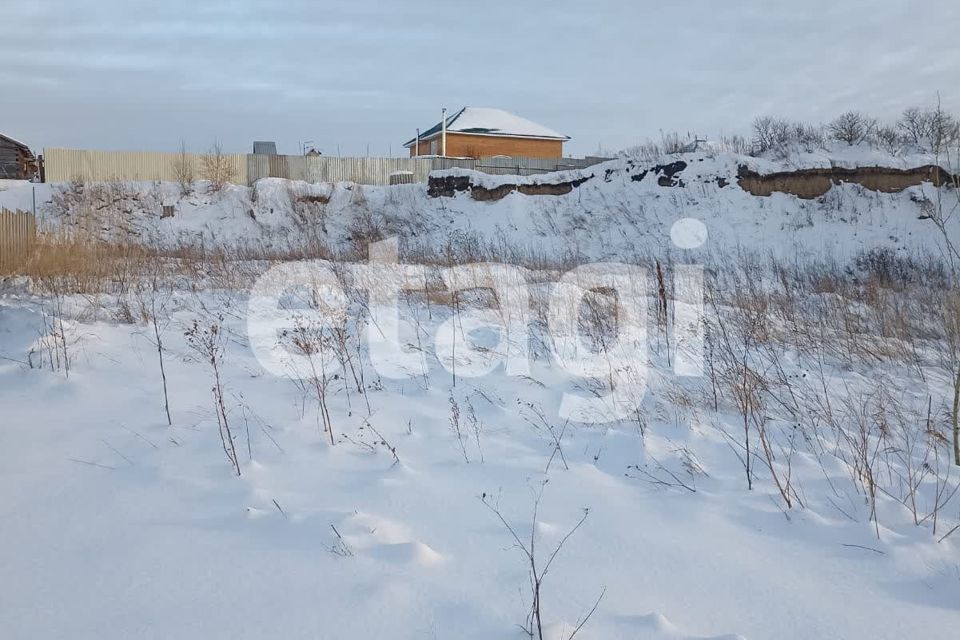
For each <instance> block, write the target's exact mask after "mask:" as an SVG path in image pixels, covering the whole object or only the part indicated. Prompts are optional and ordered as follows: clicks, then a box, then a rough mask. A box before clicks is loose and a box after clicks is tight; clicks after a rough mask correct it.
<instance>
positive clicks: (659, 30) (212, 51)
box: [0, 0, 960, 154]
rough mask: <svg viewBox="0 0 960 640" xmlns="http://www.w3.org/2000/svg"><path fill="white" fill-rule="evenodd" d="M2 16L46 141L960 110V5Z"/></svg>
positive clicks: (614, 127) (610, 131) (309, 7)
mask: <svg viewBox="0 0 960 640" xmlns="http://www.w3.org/2000/svg"><path fill="white" fill-rule="evenodd" d="M931 16H936V19H931ZM3 17H4V21H5V24H6V25H8V28H7V30H6V35H5V37H4V38H3V39H2V40H0V57H2V58H0V59H3V60H4V61H5V64H4V68H3V70H2V71H0V80H2V83H3V84H2V86H3V90H4V94H5V96H4V105H3V115H4V118H3V121H2V122H0V127H3V128H4V130H6V131H8V132H9V133H10V134H11V135H15V136H18V137H20V138H25V139H27V141H28V142H29V143H31V144H32V145H34V146H37V147H41V146H79V147H89V148H128V149H139V148H143V149H164V150H172V149H175V148H176V147H177V145H178V144H179V140H180V139H181V138H185V139H187V142H188V143H190V144H192V145H194V146H202V145H205V144H208V143H209V140H211V139H212V137H214V135H217V136H219V137H220V138H221V139H222V140H223V143H224V144H225V146H227V147H228V148H230V149H232V150H238V151H239V150H245V149H246V148H247V147H248V146H249V144H250V141H251V140H253V139H254V138H258V139H259V138H262V137H264V136H265V135H269V136H272V138H273V139H276V140H278V142H280V146H281V148H282V149H286V150H287V151H293V150H294V149H296V148H298V141H299V140H302V139H304V138H311V139H314V140H318V141H320V142H318V144H319V145H320V146H321V147H322V148H325V150H327V151H328V152H329V151H334V150H335V148H336V147H337V146H339V147H340V148H341V151H342V152H343V153H365V151H366V145H367V144H370V145H371V152H375V153H386V152H388V150H389V149H390V147H391V145H392V148H393V150H394V151H395V152H396V151H399V149H400V143H401V142H402V141H403V140H406V139H408V138H409V137H410V134H411V132H412V131H413V130H414V129H415V128H416V127H418V126H419V127H423V126H427V125H429V124H431V123H432V122H435V121H436V120H437V119H438V113H439V109H440V107H441V106H447V107H449V108H450V109H455V108H458V107H460V106H463V105H466V104H472V105H486V106H499V107H503V108H505V109H509V110H513V111H516V112H518V113H520V114H521V115H524V116H526V117H529V118H531V119H533V120H538V121H542V122H543V123H544V124H546V125H548V126H550V127H551V128H554V129H558V130H563V131H564V132H567V133H569V134H570V135H572V136H573V138H574V140H573V142H572V143H571V144H570V146H569V150H570V151H572V152H575V153H581V154H582V153H591V152H593V151H595V150H596V149H597V147H598V146H603V147H606V148H614V149H615V148H619V147H622V146H626V145H629V144H632V143H635V142H637V141H638V140H641V139H643V138H646V137H653V138H659V135H660V133H659V132H660V131H661V130H667V131H669V130H679V131H683V132H687V131H690V132H697V133H699V134H700V135H707V136H715V135H717V134H718V133H720V132H721V131H724V132H732V131H741V132H745V131H746V130H747V128H748V127H749V122H750V120H751V119H752V118H753V117H754V116H755V115H758V114H761V113H773V114H777V115H783V116H788V117H794V118H804V119H810V120H824V119H828V118H830V117H832V116H833V115H835V114H837V113H839V112H841V111H843V110H845V109H850V108H859V109H864V110H868V111H871V112H873V113H874V114H875V115H877V116H881V117H892V116H894V115H895V114H896V113H897V112H898V111H899V110H901V109H902V108H903V107H905V106H908V105H909V104H912V103H916V102H925V103H930V102H932V101H934V100H935V99H936V94H937V92H938V91H940V92H941V95H942V99H943V101H944V104H945V105H946V106H947V107H949V108H953V109H957V108H958V107H960V95H958V94H957V91H958V90H957V89H956V88H955V85H956V82H955V79H956V78H957V77H960V48H958V47H957V46H955V40H956V34H955V26H956V25H957V24H960V6H958V5H957V3H956V2H954V1H952V0H930V1H929V2H927V3H926V4H925V5H924V6H923V7H922V10H921V9H918V8H917V7H916V5H911V4H908V3H903V2H899V1H897V0H845V1H844V2H836V1H835V0H830V1H828V0H808V1H807V2H803V3H797V2H779V1H777V2H767V3H762V4H761V3H756V2H748V1H746V0H728V1H727V2H724V3H717V2H708V1H706V0H700V1H696V0H691V1H688V2H683V3H664V4H659V5H650V4H649V3H639V2H632V1H616V2H615V1H612V0H595V1H594V2H574V1H568V0H553V1H549V2H548V1H545V0H526V1H524V2H517V1H510V2H506V1H503V0H487V1H486V2H483V3H472V2H471V3H468V2H453V1H451V0H420V1H412V2H405V3H400V2H375V1H372V0H353V1H351V2H346V1H333V2H323V3H317V2H308V1H301V0H292V1H289V2H278V1H277V2H274V1H267V0H259V1H256V0H255V1H249V2H233V1H227V0H220V1H213V2H197V1H195V0H193V1H190V2H187V1H185V0H168V1H167V2H163V3H156V2H129V1H120V0H101V1H100V2H98V3H77V2H69V1H67V0H35V1H34V2H29V3H26V2H23V3H10V6H8V7H4V9H3ZM80 115H82V119H80V118H78V116H80ZM78 123H80V124H81V126H78Z"/></svg>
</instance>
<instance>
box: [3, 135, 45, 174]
mask: <svg viewBox="0 0 960 640" xmlns="http://www.w3.org/2000/svg"><path fill="white" fill-rule="evenodd" d="M36 175H37V159H36V158H35V157H34V156H33V153H32V152H31V151H30V147H28V146H27V145H25V144H23V143H22V142H20V141H19V140H14V139H13V138H10V137H8V136H5V135H3V134H2V133H0V179H4V180H31V179H33V177H34V176H36Z"/></svg>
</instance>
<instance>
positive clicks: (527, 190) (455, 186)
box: [427, 176, 590, 201]
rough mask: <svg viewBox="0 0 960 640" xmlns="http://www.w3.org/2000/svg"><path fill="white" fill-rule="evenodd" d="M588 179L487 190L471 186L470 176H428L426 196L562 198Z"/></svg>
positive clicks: (480, 186) (492, 198)
mask: <svg viewBox="0 0 960 640" xmlns="http://www.w3.org/2000/svg"><path fill="white" fill-rule="evenodd" d="M589 179H590V178H589V177H586V178H578V179H576V180H570V181H568V182H557V183H554V184H502V185H499V186H497V187H493V188H487V187H484V186H482V185H478V184H473V181H472V180H471V179H470V176H436V177H435V176H430V179H429V182H428V184H427V195H429V196H430V197H431V198H452V197H453V196H455V195H456V194H457V192H460V191H469V192H470V197H471V198H473V199H474V200H480V201H490V200H500V199H501V198H505V197H506V196H507V195H508V194H510V193H513V192H514V191H516V192H518V193H522V194H524V195H526V196H562V195H565V194H567V193H570V192H571V191H573V190H574V189H576V188H577V187H579V186H580V185H582V184H583V183H584V182H586V181H587V180H589Z"/></svg>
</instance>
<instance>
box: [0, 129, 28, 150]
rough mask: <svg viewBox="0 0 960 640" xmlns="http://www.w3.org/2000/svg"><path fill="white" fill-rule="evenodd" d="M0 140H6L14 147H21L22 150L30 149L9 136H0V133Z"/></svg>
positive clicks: (0, 134)
mask: <svg viewBox="0 0 960 640" xmlns="http://www.w3.org/2000/svg"><path fill="white" fill-rule="evenodd" d="M0 138H3V139H4V140H6V141H7V142H12V143H13V144H15V145H16V146H18V147H22V148H24V149H26V150H27V151H30V147H28V146H27V145H25V144H24V143H22V142H20V141H19V140H17V139H15V138H11V137H10V136H7V135H4V134H2V133H0Z"/></svg>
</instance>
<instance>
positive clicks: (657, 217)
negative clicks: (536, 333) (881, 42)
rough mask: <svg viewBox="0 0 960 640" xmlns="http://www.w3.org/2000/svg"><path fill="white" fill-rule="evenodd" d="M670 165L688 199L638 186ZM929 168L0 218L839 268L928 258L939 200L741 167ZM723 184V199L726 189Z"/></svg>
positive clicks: (51, 211) (253, 193)
mask: <svg viewBox="0 0 960 640" xmlns="http://www.w3.org/2000/svg"><path fill="white" fill-rule="evenodd" d="M678 159H680V160H683V161H684V162H686V163H688V167H687V168H686V169H685V170H684V171H683V172H682V173H681V174H680V177H681V178H682V179H683V181H684V182H685V183H686V187H685V188H671V187H662V186H660V185H658V183H657V175H655V174H654V173H653V172H650V173H649V174H648V175H646V176H645V178H644V179H643V180H639V181H635V180H633V177H634V176H636V175H637V174H638V173H640V172H641V171H642V170H644V169H650V168H652V167H654V166H656V165H658V164H666V163H668V162H671V161H675V160H678ZM934 161H935V158H933V157H932V156H924V155H915V156H909V157H893V156H889V155H886V154H881V153H879V152H877V151H876V150H873V149H868V148H853V149H843V148H841V149H838V150H836V151H835V152H832V153H831V154H826V153H823V154H801V155H799V156H793V157H791V158H790V159H789V160H786V161H771V160H765V159H757V158H749V157H745V156H737V155H734V154H729V153H713V152H707V153H696V154H684V155H682V156H666V157H663V158H658V159H636V158H621V159H618V160H614V161H611V162H608V163H604V164H600V165H596V166H594V167H590V168H588V169H585V170H582V171H571V172H560V173H555V174H548V175H545V176H540V177H535V178H525V179H519V178H517V177H516V176H490V175H486V174H473V175H474V179H475V180H476V181H477V182H478V183H479V184H484V185H489V186H496V185H498V184H503V183H505V182H511V183H516V182H518V181H527V182H530V181H534V182H548V183H550V182H560V181H564V180H569V179H576V178H583V177H588V178H590V179H589V180H587V181H586V182H585V183H584V184H582V185H581V186H580V187H578V188H575V189H574V190H573V191H572V192H571V193H569V194H566V195H562V196H535V197H532V196H526V195H523V194H520V193H511V194H509V195H508V196H506V197H505V198H503V199H502V200H498V201H495V202H478V201H475V200H473V199H471V198H470V196H469V194H465V193H461V194H458V196H457V197H455V198H431V197H429V196H428V195H427V190H426V188H425V185H422V184H414V185H401V186H395V187H373V186H358V185H355V184H352V183H341V184H322V185H316V184H307V183H302V182H290V181H287V180H282V179H274V178H270V179H264V180H260V181H258V182H257V183H256V185H255V186H254V187H252V188H248V187H241V186H228V187H227V188H226V189H225V190H224V191H223V192H221V193H218V194H211V193H209V192H208V190H206V189H204V188H203V187H202V186H201V187H200V188H198V189H196V190H195V191H194V192H193V193H192V194H190V195H188V196H186V197H183V196H181V195H180V193H179V188H178V186H177V185H175V184H169V183H167V184H152V183H140V184H136V183H131V184H125V185H119V186H118V185H113V186H111V187H109V188H105V187H104V186H103V185H95V184H92V185H91V184H87V185H82V187H83V189H82V190H81V191H80V192H79V193H78V192H77V187H74V188H73V189H71V188H70V187H69V186H68V185H35V186H34V185H28V186H25V187H23V188H19V189H11V190H9V191H6V192H2V193H0V206H5V207H7V208H11V209H13V208H17V207H19V208H21V209H24V210H31V208H32V206H33V201H34V195H35V196H36V202H37V205H36V208H37V212H38V215H40V217H41V219H42V220H43V221H45V222H47V223H48V224H59V223H61V222H63V221H64V220H75V218H77V217H78V216H79V215H80V212H81V211H83V210H95V211H102V210H103V209H104V208H105V207H104V205H105V203H109V205H107V207H108V208H109V207H112V208H114V209H116V211H117V212H118V213H117V214H116V216H115V217H114V218H112V219H111V220H110V221H98V228H99V227H103V229H102V231H103V233H104V234H105V235H111V234H112V235H113V236H114V237H119V238H120V239H123V240H126V239H129V238H133V239H135V240H136V241H140V242H146V243H148V244H151V245H156V246H166V247H172V246H178V245H184V244H186V245H191V246H199V245H203V246H205V247H210V246H217V245H221V246H223V245H226V246H231V245H233V246H236V245H244V246H251V245H252V246H258V247H272V248H280V247H290V246H300V245H302V244H303V243H304V238H305V237H310V238H311V239H315V238H319V240H320V241H321V242H323V243H324V244H327V245H329V246H331V247H333V248H337V247H344V246H348V245H350V238H351V234H353V233H354V232H355V229H356V227H357V225H358V224H360V225H361V226H364V227H369V226H371V225H373V226H376V227H378V228H379V229H381V230H382V232H383V234H384V235H397V236H399V237H400V238H401V250H403V248H404V247H415V246H425V247H434V248H437V247H444V246H446V245H447V244H449V243H450V242H460V243H463V242H466V241H468V240H477V241H479V242H480V243H481V244H487V245H493V246H499V247H502V246H504V245H509V246H511V247H513V248H520V249H523V250H525V251H526V252H528V253H530V254H538V255H554V256H555V255H570V254H576V255H578V256H579V257H581V258H583V259H620V260H623V259H631V258H635V257H637V256H644V255H651V254H665V253H667V252H669V251H671V249H672V244H671V241H670V234H669V230H670V228H671V226H672V225H673V223H674V222H676V221H677V220H678V219H680V218H686V217H692V218H697V219H699V220H701V221H702V222H703V223H704V224H705V225H706V226H707V227H708V229H709V232H710V242H709V243H708V244H707V245H706V246H705V247H704V248H703V251H704V252H707V253H709V252H712V251H721V252H722V251H726V250H728V249H729V248H731V247H736V246H742V247H744V248H745V249H748V250H750V251H752V252H755V253H758V254H762V255H765V254H769V253H773V254H775V255H779V256H781V257H795V256H797V255H803V256H807V257H816V258H831V259H837V260H841V261H843V260H846V259H849V258H850V257H852V256H854V255H856V253H858V252H859V251H861V250H863V249H869V248H871V247H876V246H884V247H890V248H893V249H903V250H907V251H927V250H929V249H930V237H929V236H930V233H931V224H930V222H929V221H926V220H922V219H919V218H922V217H923V215H924V211H923V204H924V201H926V200H935V199H936V195H935V190H934V189H932V188H931V187H930V186H929V185H927V186H917V187H912V188H909V189H907V190H905V191H903V192H901V193H894V194H885V193H878V192H873V191H869V190H866V189H864V188H862V187H861V186H859V185H856V184H844V185H842V186H839V187H836V188H834V189H833V190H831V191H830V192H829V193H828V194H827V195H826V196H824V197H822V198H818V199H815V200H802V199H798V198H795V197H793V196H791V195H788V194H782V193H775V194H773V195H772V196H770V197H755V196H752V195H750V194H749V193H747V192H746V191H744V190H742V189H740V188H739V186H738V185H737V181H736V176H737V171H738V167H739V166H740V165H745V166H747V167H748V168H750V169H753V170H756V171H759V172H760V173H773V172H776V171H786V170H791V169H795V168H825V167H829V166H831V165H837V166H847V167H854V166H874V165H880V166H894V167H896V168H911V167H917V166H922V165H924V164H929V163H933V162H934ZM449 173H456V170H453V171H452V172H449ZM718 178H723V179H724V180H725V181H726V183H727V184H726V186H720V184H719V183H718V180H717V179H718ZM34 192H35V193H34ZM57 194H59V196H60V197H59V199H58V200H57V203H58V204H56V205H54V204H53V203H52V202H51V200H52V199H53V198H54V196H55V195H57ZM311 199H312V201H311ZM64 203H66V204H64ZM165 204H166V205H172V206H173V207H174V211H175V214H174V216H173V217H168V218H161V215H160V214H161V206H162V205H165Z"/></svg>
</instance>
